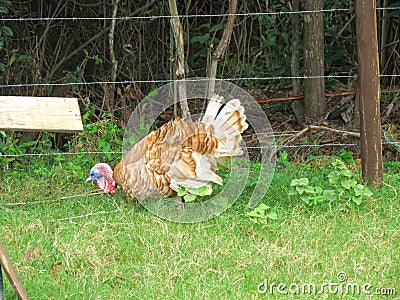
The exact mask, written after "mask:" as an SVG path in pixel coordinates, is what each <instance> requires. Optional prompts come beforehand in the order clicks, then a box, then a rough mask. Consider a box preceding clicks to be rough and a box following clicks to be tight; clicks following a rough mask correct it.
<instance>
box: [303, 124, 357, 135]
mask: <svg viewBox="0 0 400 300" xmlns="http://www.w3.org/2000/svg"><path fill="white" fill-rule="evenodd" d="M308 130H326V131H330V132H333V133H336V134H342V135H348V136H352V137H357V138H359V137H360V133H359V132H353V131H344V130H338V129H333V128H330V127H326V126H314V125H309V126H308Z"/></svg>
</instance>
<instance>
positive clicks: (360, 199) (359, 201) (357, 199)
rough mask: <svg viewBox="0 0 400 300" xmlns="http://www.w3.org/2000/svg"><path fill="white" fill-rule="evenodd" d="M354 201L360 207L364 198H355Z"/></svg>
mask: <svg viewBox="0 0 400 300" xmlns="http://www.w3.org/2000/svg"><path fill="white" fill-rule="evenodd" d="M352 200H353V202H354V203H355V204H357V205H360V204H361V202H362V196H353V198H352Z"/></svg>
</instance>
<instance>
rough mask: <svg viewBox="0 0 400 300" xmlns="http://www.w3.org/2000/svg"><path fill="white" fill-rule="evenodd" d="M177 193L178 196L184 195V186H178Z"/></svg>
mask: <svg viewBox="0 0 400 300" xmlns="http://www.w3.org/2000/svg"><path fill="white" fill-rule="evenodd" d="M177 195H178V196H179V197H182V196H184V195H186V190H185V189H184V188H180V190H179V191H178V193H177Z"/></svg>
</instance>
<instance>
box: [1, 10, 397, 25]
mask: <svg viewBox="0 0 400 300" xmlns="http://www.w3.org/2000/svg"><path fill="white" fill-rule="evenodd" d="M398 9H400V7H378V8H377V9H376V10H377V11H379V10H398ZM352 11H354V10H353V9H350V8H331V9H318V10H300V11H275V12H249V13H234V14H231V13H220V14H187V15H178V16H170V15H158V16H157V15H151V16H125V17H79V18H77V17H35V18H2V19H1V20H2V21H10V22H11V21H12V22H24V21H82V20H90V21H94V20H98V21H107V20H110V21H111V20H126V21H129V20H156V19H170V18H182V19H184V18H198V17H207V18H208V17H210V18H212V17H229V16H237V17H258V16H274V15H295V14H312V13H329V12H352Z"/></svg>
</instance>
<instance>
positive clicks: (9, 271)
mask: <svg viewBox="0 0 400 300" xmlns="http://www.w3.org/2000/svg"><path fill="white" fill-rule="evenodd" d="M0 264H1V266H2V267H3V269H4V273H6V276H7V278H8V280H10V282H11V285H12V287H13V288H14V291H15V293H16V294H17V296H18V299H21V300H29V296H28V294H27V292H26V290H25V287H24V286H23V285H22V282H21V279H20V278H19V276H18V274H17V272H16V271H15V269H14V267H13V265H12V264H11V260H10V258H9V257H8V255H7V252H6V249H4V246H3V244H2V243H1V242H0Z"/></svg>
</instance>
